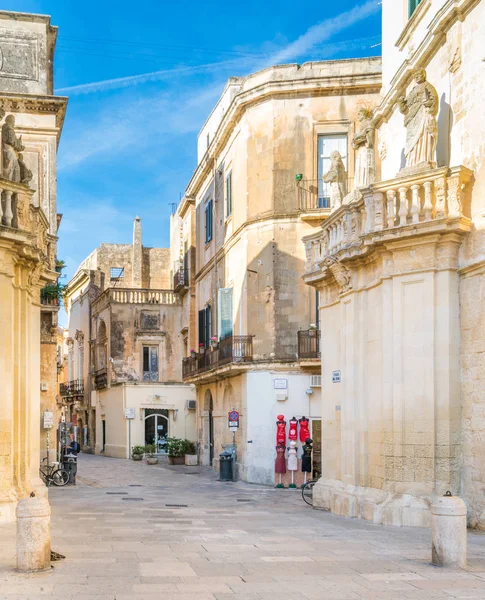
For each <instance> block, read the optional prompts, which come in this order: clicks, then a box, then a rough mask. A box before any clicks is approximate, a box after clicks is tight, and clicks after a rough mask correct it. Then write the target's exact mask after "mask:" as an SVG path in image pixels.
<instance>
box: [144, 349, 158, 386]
mask: <svg viewBox="0 0 485 600" xmlns="http://www.w3.org/2000/svg"><path fill="white" fill-rule="evenodd" d="M143 381H158V348H157V346H143Z"/></svg>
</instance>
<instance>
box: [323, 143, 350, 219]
mask: <svg viewBox="0 0 485 600" xmlns="http://www.w3.org/2000/svg"><path fill="white" fill-rule="evenodd" d="M330 160H331V163H330V169H329V170H328V171H327V172H326V173H324V175H323V181H324V183H329V184H330V208H331V209H335V208H338V207H339V206H342V200H343V198H344V196H345V192H346V189H345V188H346V180H347V174H346V172H345V167H344V163H343V161H342V156H341V155H340V152H339V151H338V150H335V151H334V152H332V154H331V155H330Z"/></svg>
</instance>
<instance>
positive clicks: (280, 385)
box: [273, 379, 288, 390]
mask: <svg viewBox="0 0 485 600" xmlns="http://www.w3.org/2000/svg"><path fill="white" fill-rule="evenodd" d="M273 386H274V389H275V390H286V389H287V388H288V379H275V380H274V381H273Z"/></svg>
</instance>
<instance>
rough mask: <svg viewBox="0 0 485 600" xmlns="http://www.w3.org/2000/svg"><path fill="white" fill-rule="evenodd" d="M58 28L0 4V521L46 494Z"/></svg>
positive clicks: (51, 400)
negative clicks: (22, 502)
mask: <svg viewBox="0 0 485 600" xmlns="http://www.w3.org/2000/svg"><path fill="white" fill-rule="evenodd" d="M56 36H57V28H56V27H53V26H52V25H51V24H50V19H49V17H46V16H41V15H31V14H24V13H11V12H5V11H1V12H0V54H1V56H2V61H1V64H0V115H1V134H2V140H1V142H2V151H1V153H0V188H1V196H2V198H1V203H0V324H1V326H0V373H1V380H2V384H1V386H2V394H1V396H0V521H1V522H4V521H10V520H13V519H14V517H15V506H16V503H17V500H18V499H20V498H22V497H25V496H28V495H29V494H30V493H31V492H33V491H35V493H36V494H37V495H39V496H42V495H46V489H45V486H44V484H43V483H42V482H41V481H40V479H39V475H38V474H39V462H40V452H41V446H42V452H43V453H44V452H45V436H44V435H43V436H42V439H41V435H40V428H41V413H40V409H41V402H42V404H43V406H45V407H55V405H56V400H55V399H56V389H57V367H56V344H55V338H56V332H57V311H58V307H57V306H55V305H49V304H41V288H44V287H45V286H55V283H56V281H57V276H58V274H57V272H56V268H55V267H56V243H57V229H58V216H57V208H56V151H57V144H58V142H59V137H60V134H61V130H62V125H63V120H64V115H65V110H66V104H67V100H66V98H61V97H56V96H54V95H53V57H54V49H55V43H56Z"/></svg>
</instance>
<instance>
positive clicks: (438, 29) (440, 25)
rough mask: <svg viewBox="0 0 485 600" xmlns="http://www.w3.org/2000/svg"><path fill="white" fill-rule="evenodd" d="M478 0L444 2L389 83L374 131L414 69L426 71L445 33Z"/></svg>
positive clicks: (403, 89)
mask: <svg viewBox="0 0 485 600" xmlns="http://www.w3.org/2000/svg"><path fill="white" fill-rule="evenodd" d="M479 2H481V0H448V1H447V2H446V3H445V4H444V5H443V7H442V8H441V9H440V10H439V11H438V12H437V13H436V15H435V16H434V18H433V19H432V20H431V22H430V23H429V25H428V33H427V34H426V35H425V37H424V39H423V40H422V41H421V43H420V44H419V46H418V47H417V48H416V50H415V51H414V52H413V53H412V55H411V56H410V57H409V58H406V59H405V60H404V61H403V63H402V65H401V66H400V67H399V69H398V70H397V72H396V74H395V75H394V77H393V78H392V80H391V83H390V87H389V90H388V92H387V94H386V95H385V97H384V98H383V100H382V102H381V104H380V105H379V106H378V107H377V108H376V110H375V113H374V114H375V123H376V127H379V126H380V125H382V123H383V122H386V121H388V120H389V118H390V117H391V115H392V113H393V112H394V107H395V105H396V102H397V100H398V98H399V97H400V96H402V95H403V94H404V92H405V89H406V88H407V86H408V85H409V83H410V81H411V79H412V74H413V71H414V69H416V68H417V67H423V68H426V66H427V64H428V63H429V61H430V59H431V58H432V57H433V56H434V55H435V54H436V52H437V50H438V48H439V47H440V46H441V45H442V44H443V41H444V39H445V38H446V34H447V32H448V30H449V29H450V28H451V27H452V26H453V25H454V24H455V23H456V21H462V20H463V19H464V18H465V17H466V15H467V14H468V13H469V12H470V11H471V10H473V8H474V7H475V6H476V5H477V4H478V3H479Z"/></svg>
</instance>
